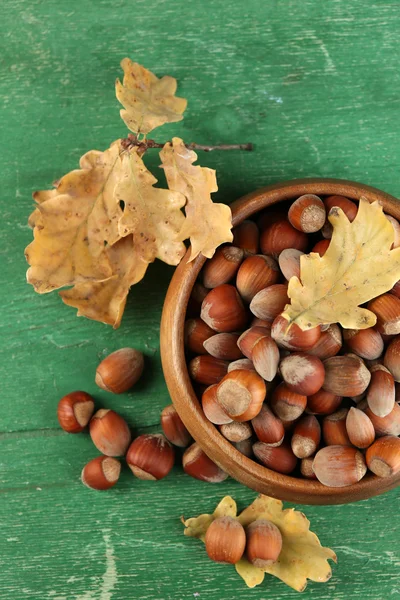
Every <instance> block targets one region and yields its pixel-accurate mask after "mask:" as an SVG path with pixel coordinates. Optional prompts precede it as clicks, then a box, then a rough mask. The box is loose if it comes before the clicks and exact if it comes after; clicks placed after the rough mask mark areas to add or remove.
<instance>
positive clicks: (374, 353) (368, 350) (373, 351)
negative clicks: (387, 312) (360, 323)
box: [343, 327, 384, 360]
mask: <svg viewBox="0 0 400 600" xmlns="http://www.w3.org/2000/svg"><path fill="white" fill-rule="evenodd" d="M343 338H344V340H345V342H346V345H347V347H348V348H349V349H350V350H351V351H352V352H354V353H355V354H357V356H360V357H361V358H365V359H367V360H374V359H375V358H379V357H380V356H381V355H382V353H383V348H384V345H383V339H382V337H381V335H380V334H379V332H378V331H376V329H374V328H373V327H369V328H368V329H359V330H358V329H344V330H343Z"/></svg>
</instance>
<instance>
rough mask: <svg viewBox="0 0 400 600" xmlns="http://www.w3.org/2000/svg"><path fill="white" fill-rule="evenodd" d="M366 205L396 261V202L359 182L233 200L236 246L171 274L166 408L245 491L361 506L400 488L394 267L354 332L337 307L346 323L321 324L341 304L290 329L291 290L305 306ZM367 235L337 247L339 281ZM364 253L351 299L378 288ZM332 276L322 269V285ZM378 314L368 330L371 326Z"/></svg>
mask: <svg viewBox="0 0 400 600" xmlns="http://www.w3.org/2000/svg"><path fill="white" fill-rule="evenodd" d="M361 198H364V199H365V200H367V201H368V202H369V203H374V202H375V201H378V203H379V205H381V206H382V208H383V211H384V214H385V215H386V219H387V221H388V222H389V223H390V224H391V227H392V228H393V233H394V235H393V244H392V248H397V247H398V246H400V225H399V223H398V219H400V204H399V203H398V201H397V200H396V199H395V198H394V197H392V196H390V195H388V194H386V193H384V192H382V191H380V190H378V189H375V188H371V187H369V186H366V185H363V184H360V183H355V182H351V181H345V180H336V179H303V180H294V181H289V182H285V183H281V184H276V185H272V186H269V187H266V188H263V189H260V190H257V191H255V192H253V193H251V194H249V195H247V196H245V197H243V198H241V199H239V200H238V201H236V202H235V203H234V204H233V205H232V207H231V208H232V215H233V236H234V237H233V242H232V243H231V244H225V245H224V246H221V247H220V248H219V249H218V250H217V252H216V253H215V255H214V257H213V258H212V259H210V260H207V259H205V258H204V257H202V256H199V257H197V258H196V259H195V260H193V261H189V258H190V251H189V252H188V254H187V256H186V257H185V258H184V259H183V260H182V262H181V264H180V265H179V266H178V268H177V269H176V271H175V273H174V276H173V278H172V281H171V284H170V287H169V289H168V293H167V296H166V299H165V304H164V309H163V315H162V322H161V357H162V364H163V370H164V375H165V379H166V383H167V386H168V389H169V392H170V395H171V398H172V401H173V403H174V405H175V408H176V410H177V411H178V413H179V415H180V417H181V419H182V421H183V422H184V424H185V425H186V427H187V429H188V430H189V432H190V433H191V435H192V436H193V438H194V440H195V446H193V447H191V448H190V449H189V450H187V453H189V454H188V456H190V459H191V460H192V458H193V457H195V455H196V453H197V454H198V453H199V452H200V449H201V450H202V451H203V452H204V453H205V454H206V455H207V456H208V457H209V458H210V459H211V460H212V461H213V462H214V463H215V464H216V465H217V466H218V467H219V471H220V472H221V469H222V471H224V472H225V473H227V474H229V475H230V476H232V477H233V478H235V479H236V480H238V481H239V482H241V483H243V484H244V485H246V486H248V487H250V488H252V489H254V490H256V491H258V492H261V493H263V494H267V495H269V496H273V497H276V498H279V499H282V500H288V501H292V502H297V503H303V504H343V503H347V502H353V501H357V500H362V499H365V498H369V497H372V496H376V495H378V494H381V493H383V492H385V491H387V490H390V489H392V488H394V487H396V486H397V485H399V484H400V437H399V435H400V405H399V404H398V402H397V401H396V386H398V383H397V382H400V284H399V285H397V284H396V276H395V275H396V273H397V274H398V273H399V272H400V270H399V266H396V265H395V267H394V268H393V269H392V272H391V273H389V275H388V277H389V280H390V282H391V284H390V285H389V286H388V284H387V281H389V280H386V288H385V287H384V284H383V287H379V286H377V287H376V288H372V289H376V290H378V291H377V293H376V296H373V297H372V296H371V294H370V296H369V297H368V298H364V299H362V298H361V300H360V302H359V303H358V304H357V308H356V310H357V319H358V321H356V322H357V323H359V324H360V326H359V327H354V316H353V317H352V318H353V321H352V320H350V319H349V318H348V315H347V312H346V311H347V306H346V305H345V303H343V302H342V307H341V308H342V314H341V316H340V319H339V318H337V319H332V320H330V319H329V313H328V317H327V313H326V310H327V306H328V308H329V306H332V315H337V314H338V312H337V311H338V309H337V306H338V302H339V301H338V297H339V296H338V295H337V294H332V298H329V302H331V305H329V304H328V305H327V303H326V302H325V315H324V316H322V317H321V319H320V321H319V322H318V321H316V323H317V324H316V325H315V324H314V323H311V322H310V323H307V322H305V323H304V322H303V323H302V325H303V326H300V325H298V324H297V322H298V323H300V324H301V319H299V320H298V321H295V320H294V319H292V320H291V321H290V323H289V320H288V319H289V317H288V315H290V311H291V310H292V311H294V310H295V309H296V307H295V306H294V304H295V303H294V301H293V293H292V289H293V288H294V287H295V286H296V285H297V286H299V287H301V288H302V290H303V292H304V290H306V292H305V293H306V294H307V289H306V288H307V282H306V275H305V271H304V273H303V265H305V263H306V261H307V260H310V261H316V260H317V259H318V260H319V258H318V255H319V256H320V257H322V256H324V254H325V253H326V252H327V251H328V248H329V245H330V243H331V238H332V235H336V229H335V231H334V233H332V231H333V229H332V223H335V220H334V219H333V216H335V219H336V218H337V219H338V220H341V221H342V225H343V231H345V229H346V228H348V227H351V224H352V222H353V221H354V220H355V219H356V216H357V214H358V213H359V212H360V211H361V210H362V209H361V206H362V204H361V201H360V199H361ZM362 202H363V203H365V205H366V206H367V207H368V202H365V201H364V200H363V201H362ZM375 206H377V209H376V210H379V211H380V212H381V209H380V208H379V207H378V205H375ZM359 207H360V208H359ZM338 209H341V210H338ZM328 215H329V217H330V218H329V219H328ZM381 218H382V217H381ZM359 222H360V219H357V220H356V221H355V223H354V227H353V229H351V230H350V229H346V231H347V233H346V235H345V234H343V244H342V246H341V242H340V240H339V241H338V239H339V235H336V238H334V239H335V247H337V264H335V269H336V271H335V276H337V277H338V278H339V279H340V276H341V273H340V269H341V268H344V267H343V264H344V263H345V262H346V261H345V260H342V258H343V256H342V255H343V253H346V252H347V250H348V247H347V246H346V244H347V243H348V241H349V239H350V241H351V243H358V244H359V246H360V247H361V246H363V245H365V244H364V243H363V241H362V239H361V240H360V239H358V241H357V240H356V238H357V235H359V229H357V227H358V223H359ZM385 223H386V221H385ZM356 225H357V227H356ZM381 229H382V230H386V231H387V226H384V227H382V228H381ZM390 231H392V230H391V229H390ZM377 235H378V236H379V235H380V230H379V228H378V233H377ZM382 235H383V233H382ZM390 235H392V233H391V234H390ZM346 236H347V237H346ZM390 239H392V238H390ZM375 243H378V247H379V242H377V240H375ZM382 243H383V242H382ZM332 244H334V242H333V241H332ZM389 249H390V243H389V247H388V250H389ZM363 252H364V254H360V255H359V256H358V255H357V254H356V255H355V259H354V261H353V263H354V264H350V267H351V269H352V274H353V275H352V277H353V278H352V279H351V280H350V283H349V282H348V281H347V283H346V281H345V283H344V284H343V285H344V286H345V288H346V291H347V290H348V289H349V286H350V287H352V286H353V285H354V286H355V287H357V286H358V288H357V289H360V288H362V286H364V290H365V289H366V287H365V286H368V285H369V286H371V281H372V280H373V281H374V282H375V279H374V278H376V276H377V275H379V277H380V279H379V281H380V282H381V279H382V272H380V273H377V271H379V269H376V268H374V264H378V263H374V260H376V256H375V254H377V253H378V252H377V253H375V254H374V252H372V251H371V252H370V256H369V257H368V260H365V261H364V258H363V257H364V256H365V250H363ZM366 254H368V252H366ZM393 254H395V253H394V252H393ZM397 254H398V253H396V256H397ZM303 255H305V257H304V258H303V259H302V258H301V257H302V256H303ZM331 255H332V252H331V253H330V254H327V257H328V256H331ZM357 261H358V262H357ZM310 264H311V263H310ZM313 264H314V263H313ZM321 264H322V263H321ZM399 264H400V262H399ZM308 269H309V271H308V272H310V268H309V267H308ZM383 270H385V269H383ZM311 271H312V269H311ZM338 273H339V274H338ZM302 274H303V275H304V276H303V279H302ZM329 276H330V274H329V269H328V268H326V269H325V270H324V272H322V273H320V274H319V275H318V277H319V278H320V279H321V281H322V280H323V279H324V278H327V277H329ZM292 277H294V278H295V279H292ZM393 277H394V279H393ZM390 278H391V279H390ZM392 279H393V281H392ZM399 279H400V276H399ZM289 281H290V282H291V283H290V286H289V291H290V294H289V296H290V297H289V296H288V282H289ZM293 282H294V283H293ZM296 282H297V283H296ZM325 283H326V282H325ZM381 283H382V282H381ZM374 284H375V283H374ZM315 285H318V281H317V283H316V284H315ZM392 286H393V287H392ZM328 287H329V286H328ZM297 291H298V290H297ZM301 293H302V292H300V296H299V297H300V300H301ZM328 296H329V294H328ZM361 296H362V294H361ZM361 296H360V297H361ZM297 300H298V299H297ZM335 303H336V304H335ZM360 305H361V307H360ZM300 306H301V301H300ZM315 312H316V311H315V310H314V313H315ZM371 313H372V316H373V317H374V322H373V324H372V325H368V326H366V323H367V321H366V319H368V318H370V317H371ZM297 314H300V317H301V311H300V312H299V309H298V306H297ZM368 315H369V317H368ZM317 316H318V315H317ZM307 318H308V317H307ZM306 321H307V320H306ZM319 323H321V324H319ZM347 323H353V326H351V327H349V326H348V325H346V324H347ZM289 325H290V326H289ZM397 399H398V395H397ZM198 468H199V469H201V468H202V467H201V461H199V466H198ZM193 469H194V467H193V464H192V474H193ZM222 479H223V477H220V478H219V480H222ZM216 480H217V479H216Z"/></svg>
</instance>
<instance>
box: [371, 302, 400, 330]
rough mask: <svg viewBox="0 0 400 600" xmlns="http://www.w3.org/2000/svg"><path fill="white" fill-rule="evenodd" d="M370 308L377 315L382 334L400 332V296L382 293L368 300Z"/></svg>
mask: <svg viewBox="0 0 400 600" xmlns="http://www.w3.org/2000/svg"><path fill="white" fill-rule="evenodd" d="M367 307H368V310H371V311H372V312H373V313H374V314H375V315H376V319H377V321H376V328H377V330H378V331H379V333H381V334H385V335H395V334H398V333H400V298H397V297H396V296H393V294H389V293H388V294H382V296H378V297H377V298H374V299H373V300H370V301H369V302H368V305H367Z"/></svg>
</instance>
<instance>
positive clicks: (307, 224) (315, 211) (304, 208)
mask: <svg viewBox="0 0 400 600" xmlns="http://www.w3.org/2000/svg"><path fill="white" fill-rule="evenodd" d="M288 219H289V222H290V224H291V225H293V227H295V228H296V229H298V230H299V231H304V233H315V232H316V231H319V230H320V229H321V228H322V226H323V225H324V223H325V219H326V210H325V206H324V203H323V202H322V200H321V198H319V197H318V196H315V195H314V194H304V196H300V198H297V200H295V201H294V202H293V204H292V205H291V207H290V208H289V212H288Z"/></svg>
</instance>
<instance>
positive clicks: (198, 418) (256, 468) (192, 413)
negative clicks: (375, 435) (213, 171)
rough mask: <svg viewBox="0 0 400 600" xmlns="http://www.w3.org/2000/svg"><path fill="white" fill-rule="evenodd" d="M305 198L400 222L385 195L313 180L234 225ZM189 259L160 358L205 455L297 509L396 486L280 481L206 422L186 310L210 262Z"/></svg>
mask: <svg viewBox="0 0 400 600" xmlns="http://www.w3.org/2000/svg"><path fill="white" fill-rule="evenodd" d="M302 194H317V195H322V196H326V195H332V194H338V195H342V196H347V197H348V198H352V199H353V200H359V198H360V196H365V197H366V198H367V199H368V200H369V201H370V202H373V201H374V200H379V201H380V202H381V203H382V205H383V207H384V210H385V212H387V213H388V214H390V215H392V216H393V217H396V218H397V219H400V203H399V201H398V200H396V199H395V198H394V197H393V196H390V195H389V194H385V192H382V191H380V190H378V189H375V188H372V187H369V186H367V185H363V184H360V183H355V182H352V181H346V180H340V179H325V178H321V179H319V178H315V179H314V178H313V179H297V180H293V181H288V182H284V183H279V184H274V185H271V186H268V187H265V188H262V189H260V190H257V191H255V192H253V193H251V194H248V195H247V196H244V197H243V198H240V199H239V200H237V201H236V202H234V203H233V205H232V207H231V208H232V212H233V225H238V224H239V223H241V221H243V220H244V219H247V218H248V217H251V216H252V215H254V214H255V213H257V212H259V211H260V210H262V209H264V208H266V207H267V206H271V205H272V204H277V203H279V202H282V201H285V200H292V199H296V198H298V197H299V196H301V195H302ZM188 257H189V255H188V254H186V256H185V257H184V258H183V260H182V262H181V263H180V265H179V266H178V267H177V269H176V271H175V273H174V276H173V278H172V281H171V283H170V286H169V289H168V292H167V296H166V299H165V303H164V309H163V314H162V321H161V358H162V365H163V370H164V375H165V380H166V382H167V386H168V390H169V393H170V395H171V398H172V401H173V403H174V405H175V407H176V409H177V411H178V413H179V415H180V417H181V418H182V421H183V422H184V423H185V425H186V427H187V429H188V430H189V431H190V433H191V435H192V436H193V438H194V439H195V440H196V442H198V444H199V445H200V446H201V448H202V449H203V450H204V452H205V453H206V454H207V455H208V456H209V457H210V458H211V459H212V460H213V461H215V462H216V463H217V464H218V465H220V466H221V467H222V468H223V469H224V470H225V471H226V472H227V473H229V475H231V476H232V477H234V478H235V479H236V480H238V481H240V482H241V483H243V484H244V485H246V486H248V487H249V488H252V489H253V490H256V491H257V492H261V493H263V494H267V495H268V496H273V497H275V498H279V499H281V500H289V501H291V502H296V503H302V504H344V503H347V502H355V501H357V500H363V499H365V498H370V497H372V496H377V495H378V494H382V493H383V492H386V491H388V490H390V489H392V488H395V487H396V486H398V485H399V484H400V473H398V474H397V475H395V476H393V477H386V478H379V477H376V476H375V475H372V474H368V475H366V476H365V477H364V478H363V479H362V480H361V481H360V482H359V483H356V484H355V485H351V486H348V487H344V488H330V487H326V486H323V485H322V484H321V483H319V482H318V481H315V480H307V479H300V478H297V477H290V476H288V475H281V474H280V473H276V472H275V471H272V470H270V469H267V468H266V467H264V466H262V465H260V464H258V463H256V462H255V461H254V460H252V459H250V458H247V457H245V456H244V455H243V454H241V453H240V452H239V451H238V450H236V449H235V448H234V447H233V446H232V445H231V444H230V443H229V442H228V441H227V440H226V439H225V438H224V437H223V436H222V435H221V434H220V433H219V431H218V429H217V428H216V427H215V426H214V425H213V424H212V423H210V422H209V421H208V420H207V419H206V417H205V416H204V414H203V411H202V408H201V404H200V403H199V401H198V399H197V397H196V394H195V392H194V390H193V387H192V383H191V380H190V378H189V374H188V370H187V366H186V360H185V350H184V322H185V314H186V307H187V303H188V299H189V296H190V293H191V290H192V287H193V285H194V283H195V281H196V279H197V276H198V274H199V272H200V270H201V268H202V266H203V265H204V263H205V261H206V259H205V258H204V257H202V256H199V257H198V258H196V259H195V260H194V261H193V262H190V263H188V262H187V260H188Z"/></svg>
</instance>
